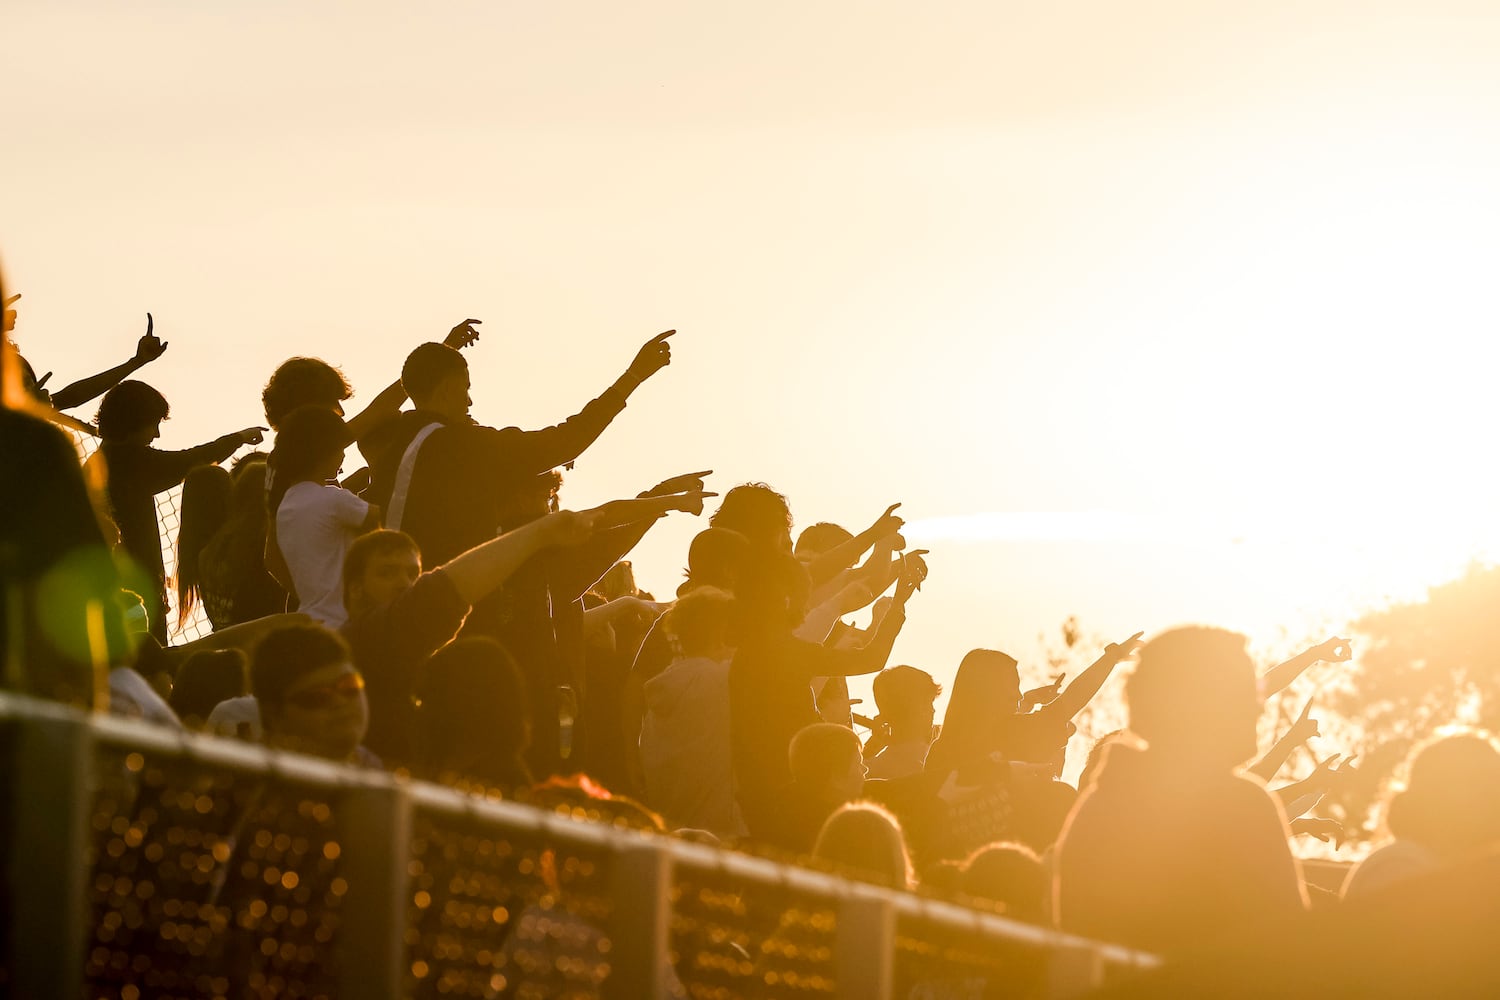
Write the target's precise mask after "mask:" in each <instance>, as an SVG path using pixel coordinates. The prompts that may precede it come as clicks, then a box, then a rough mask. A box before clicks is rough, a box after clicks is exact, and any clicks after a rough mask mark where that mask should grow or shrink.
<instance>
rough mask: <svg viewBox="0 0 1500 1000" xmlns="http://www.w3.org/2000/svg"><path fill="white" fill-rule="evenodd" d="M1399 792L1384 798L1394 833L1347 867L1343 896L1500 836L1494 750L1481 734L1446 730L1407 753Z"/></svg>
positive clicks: (1499, 754) (1476, 849)
mask: <svg viewBox="0 0 1500 1000" xmlns="http://www.w3.org/2000/svg"><path fill="white" fill-rule="evenodd" d="M1409 767H1410V778H1409V779H1408V781H1407V783H1406V788H1405V790H1404V791H1401V792H1398V793H1397V794H1395V795H1394V796H1392V797H1391V799H1390V801H1389V802H1388V803H1387V804H1386V820H1385V823H1386V828H1387V829H1388V830H1389V831H1390V833H1391V835H1392V836H1393V837H1394V838H1395V839H1394V840H1392V841H1390V842H1389V843H1386V844H1384V845H1382V846H1381V847H1378V848H1376V849H1375V851H1374V852H1373V853H1371V854H1370V855H1369V856H1368V857H1366V858H1365V859H1364V860H1363V861H1361V862H1360V863H1359V864H1358V865H1356V866H1355V868H1354V869H1353V870H1352V871H1351V872H1350V873H1349V876H1348V878H1347V879H1346V880H1345V882H1344V888H1343V896H1344V898H1345V899H1353V898H1358V897H1364V896H1367V895H1369V894H1370V893H1374V892H1378V891H1380V890H1382V889H1385V888H1386V887H1387V886H1391V885H1394V884H1396V883H1398V882H1402V881H1405V880H1407V879H1411V878H1414V877H1416V876H1419V875H1426V874H1427V873H1429V872H1434V871H1437V870H1438V869H1439V868H1442V867H1444V866H1445V865H1450V864H1453V863H1455V862H1458V861H1462V860H1467V859H1469V858H1472V857H1474V856H1476V855H1478V854H1480V853H1481V852H1483V851H1484V850H1485V849H1486V848H1489V847H1493V846H1494V845H1496V844H1497V843H1500V750H1497V749H1496V747H1495V743H1494V740H1492V739H1491V738H1490V737H1489V736H1488V735H1485V734H1482V733H1474V732H1470V733H1461V734H1456V735H1453V736H1445V737H1442V738H1440V739H1437V740H1433V741H1431V742H1429V743H1425V744H1423V745H1422V746H1420V747H1418V748H1417V750H1416V751H1414V752H1413V753H1412V756H1411V763H1410V765H1409Z"/></svg>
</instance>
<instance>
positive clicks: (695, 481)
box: [641, 469, 714, 498]
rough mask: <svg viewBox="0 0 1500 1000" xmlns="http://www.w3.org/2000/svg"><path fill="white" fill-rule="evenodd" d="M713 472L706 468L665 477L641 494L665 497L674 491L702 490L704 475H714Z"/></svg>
mask: <svg viewBox="0 0 1500 1000" xmlns="http://www.w3.org/2000/svg"><path fill="white" fill-rule="evenodd" d="M713 473H714V470H713V469H704V470H703V471H702V472H684V473H683V474H682V475H680V476H673V477H672V478H671V479H663V480H662V481H661V482H659V483H657V484H656V485H655V486H653V487H651V488H650V489H649V490H647V491H646V492H644V493H642V494H641V496H642V497H643V498H644V497H664V496H668V495H670V494H672V493H685V492H688V491H692V490H698V491H701V490H702V489H703V477H704V476H711V475H713Z"/></svg>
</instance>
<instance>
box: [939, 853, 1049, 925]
mask: <svg viewBox="0 0 1500 1000" xmlns="http://www.w3.org/2000/svg"><path fill="white" fill-rule="evenodd" d="M960 888H961V890H962V891H963V893H964V895H966V896H972V897H974V898H975V899H984V900H988V901H990V902H992V903H1000V904H1002V905H1003V906H1004V907H1005V911H1006V913H1007V914H1009V915H1010V916H1013V917H1015V918H1017V919H1018V920H1028V921H1033V922H1041V921H1044V920H1045V919H1046V898H1047V875H1046V870H1045V869H1044V868H1043V867H1042V862H1041V859H1039V858H1038V857H1037V856H1036V852H1035V851H1033V850H1032V849H1031V848H1029V847H1027V846H1026V845H1025V844H1015V843H1008V842H1001V843H994V844H986V845H985V846H984V847H981V848H979V850H977V851H975V852H974V853H973V854H971V855H969V857H968V858H967V859H966V860H965V861H964V864H963V877H962V880H961V881H960Z"/></svg>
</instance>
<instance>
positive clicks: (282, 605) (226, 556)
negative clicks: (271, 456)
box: [197, 452, 286, 629]
mask: <svg viewBox="0 0 1500 1000" xmlns="http://www.w3.org/2000/svg"><path fill="white" fill-rule="evenodd" d="M231 475H232V476H233V477H234V491H233V493H232V495H231V497H230V508H229V516H228V518H227V519H226V520H225V522H224V525H223V526H222V527H221V528H219V530H218V531H216V532H214V535H213V537H212V538H210V539H209V540H208V542H207V544H205V545H204V546H203V550H202V552H201V553H200V554H199V556H198V580H197V586H198V596H199V597H200V598H201V599H202V601H203V612H204V614H205V615H207V616H208V620H209V622H210V623H212V625H213V627H214V628H215V629H224V628H229V627H230V626H233V625H241V624H244V623H245V622H249V621H254V620H255V619H257V618H263V617H265V616H266V615H274V614H279V613H280V612H282V611H285V610H286V591H285V590H284V589H282V587H281V584H279V583H277V582H276V578H275V577H273V576H272V575H271V573H270V571H269V570H268V569H266V563H265V553H266V535H267V528H268V525H269V521H270V516H269V514H268V512H267V510H266V456H265V455H263V454H261V453H259V452H251V453H250V454H249V455H246V456H245V457H244V458H241V459H239V460H238V461H236V462H235V464H234V471H233V472H232V473H231Z"/></svg>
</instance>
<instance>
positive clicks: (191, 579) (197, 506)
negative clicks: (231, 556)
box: [177, 465, 234, 628]
mask: <svg viewBox="0 0 1500 1000" xmlns="http://www.w3.org/2000/svg"><path fill="white" fill-rule="evenodd" d="M233 498H234V477H233V476H231V475H230V474H229V470H228V469H223V468H220V467H219V466H217V465H200V466H198V467H196V468H193V469H189V470H188V474H187V477H186V478H185V479H183V481H182V506H181V508H180V517H181V521H180V523H179V525H178V528H177V625H178V627H179V628H181V627H182V626H183V625H185V624H187V621H188V619H189V618H191V617H192V615H193V608H194V607H196V606H197V603H198V581H199V579H200V578H201V577H200V574H199V570H198V557H199V555H200V554H201V553H202V552H203V546H205V545H207V544H208V540H209V539H210V538H212V537H213V536H214V532H216V531H218V530H219V529H220V528H222V527H223V526H224V523H225V522H226V521H228V520H229V512H230V508H231V506H232V504H233Z"/></svg>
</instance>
